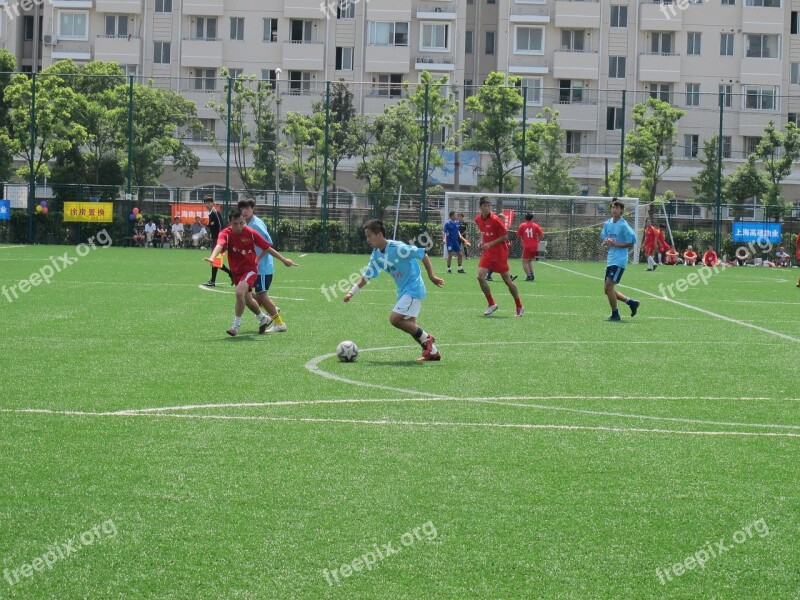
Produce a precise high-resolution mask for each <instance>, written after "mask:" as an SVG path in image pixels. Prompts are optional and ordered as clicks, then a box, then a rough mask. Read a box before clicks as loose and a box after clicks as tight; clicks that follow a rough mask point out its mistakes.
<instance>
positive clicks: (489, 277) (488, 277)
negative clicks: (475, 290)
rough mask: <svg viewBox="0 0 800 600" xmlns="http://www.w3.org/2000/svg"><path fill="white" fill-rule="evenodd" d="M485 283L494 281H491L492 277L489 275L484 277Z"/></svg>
mask: <svg viewBox="0 0 800 600" xmlns="http://www.w3.org/2000/svg"><path fill="white" fill-rule="evenodd" d="M486 281H494V279H492V276H491V275H487V276H486Z"/></svg>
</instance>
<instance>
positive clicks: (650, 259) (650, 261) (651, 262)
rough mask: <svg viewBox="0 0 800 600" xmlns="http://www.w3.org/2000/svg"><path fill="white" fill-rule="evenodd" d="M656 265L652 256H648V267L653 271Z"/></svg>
mask: <svg viewBox="0 0 800 600" xmlns="http://www.w3.org/2000/svg"><path fill="white" fill-rule="evenodd" d="M655 264H656V261H654V260H653V257H652V256H648V257H647V266H648V267H650V268H651V269H652V268H653V267H654V266H655Z"/></svg>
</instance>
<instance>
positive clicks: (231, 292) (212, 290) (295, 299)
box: [197, 283, 308, 302]
mask: <svg viewBox="0 0 800 600" xmlns="http://www.w3.org/2000/svg"><path fill="white" fill-rule="evenodd" d="M197 287H199V288H200V289H201V290H204V291H206V292H216V293H217V294H235V293H236V290H224V289H223V290H219V289H217V288H215V287H213V288H210V287H206V286H204V285H203V284H202V283H201V284H200V285H198V286H197ZM228 287H231V286H228ZM269 297H270V298H277V299H278V300H294V301H295V302H308V300H306V299H305V298H288V297H286V296H273V295H272V294H270V295H269Z"/></svg>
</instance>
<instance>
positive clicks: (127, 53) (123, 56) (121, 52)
mask: <svg viewBox="0 0 800 600" xmlns="http://www.w3.org/2000/svg"><path fill="white" fill-rule="evenodd" d="M140 41H141V40H140V39H139V38H138V37H133V36H125V37H117V36H115V35H98V36H97V37H96V38H95V41H94V58H95V60H106V61H112V62H116V63H119V64H121V65H134V64H139V50H140Z"/></svg>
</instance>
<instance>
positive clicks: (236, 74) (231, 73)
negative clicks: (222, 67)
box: [228, 68, 244, 79]
mask: <svg viewBox="0 0 800 600" xmlns="http://www.w3.org/2000/svg"><path fill="white" fill-rule="evenodd" d="M243 76H244V69H232V68H229V69H228V77H230V78H231V79H239V78H240V77H243Z"/></svg>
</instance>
